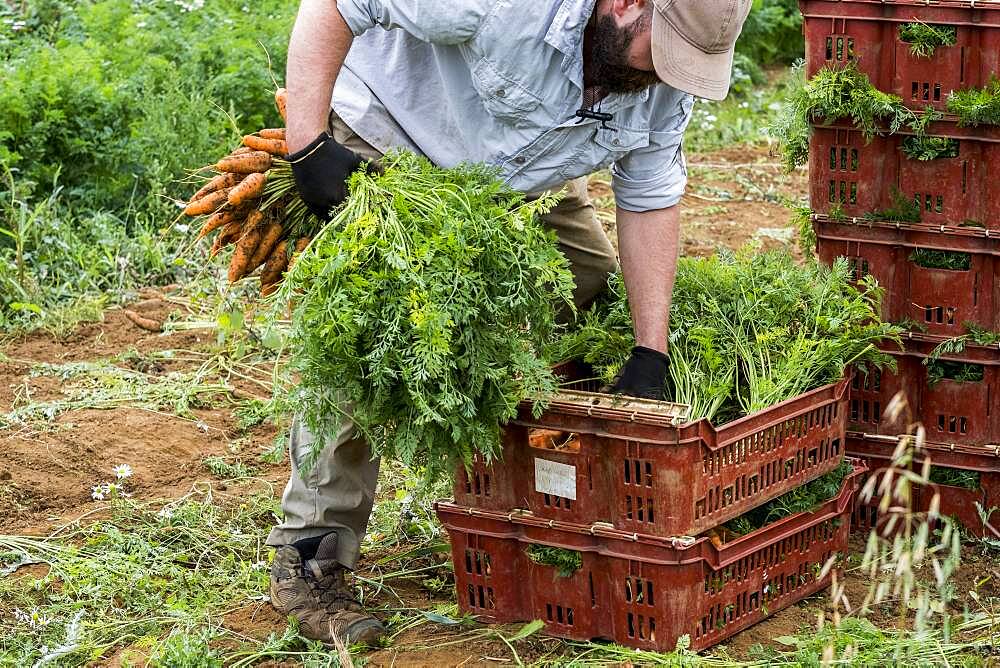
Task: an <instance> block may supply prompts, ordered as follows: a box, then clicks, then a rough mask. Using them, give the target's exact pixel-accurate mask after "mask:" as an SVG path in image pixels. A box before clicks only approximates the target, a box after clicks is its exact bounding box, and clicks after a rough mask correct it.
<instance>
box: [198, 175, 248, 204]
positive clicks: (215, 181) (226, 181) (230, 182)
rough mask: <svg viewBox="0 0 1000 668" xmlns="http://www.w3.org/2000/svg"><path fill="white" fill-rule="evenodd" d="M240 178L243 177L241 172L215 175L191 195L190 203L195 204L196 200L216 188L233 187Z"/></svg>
mask: <svg viewBox="0 0 1000 668" xmlns="http://www.w3.org/2000/svg"><path fill="white" fill-rule="evenodd" d="M240 178H241V177H240V175H239V174H219V175H217V176H214V177H212V179H211V180H210V181H209V182H208V183H206V184H205V185H203V186H202V187H201V188H200V189H199V190H198V192H196V193H195V194H194V195H193V196H192V197H191V200H190V201H189V202H188V204H193V203H194V202H197V201H198V200H200V199H201V198H202V197H204V196H205V195H207V194H208V193H214V192H215V191H216V190H222V189H223V188H232V187H233V186H235V185H236V184H237V183H239V182H240Z"/></svg>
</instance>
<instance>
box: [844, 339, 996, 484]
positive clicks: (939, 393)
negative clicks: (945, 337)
mask: <svg viewBox="0 0 1000 668" xmlns="http://www.w3.org/2000/svg"><path fill="white" fill-rule="evenodd" d="M940 341H941V339H936V338H935V337H928V336H921V335H911V336H910V338H909V340H908V341H907V342H906V349H905V350H904V351H897V350H889V351H888V352H890V353H891V354H892V355H893V356H894V357H895V358H896V362H897V367H898V368H897V370H896V371H895V372H892V371H889V370H886V371H883V372H881V373H880V372H872V373H869V374H868V375H867V376H866V375H863V374H858V376H856V378H855V380H854V383H853V387H852V388H851V392H850V404H849V410H848V416H847V422H848V428H849V429H850V430H851V431H853V432H858V433H862V434H871V435H880V436H897V435H899V434H900V433H905V429H906V424H905V422H906V420H905V419H903V420H902V423H894V422H892V421H891V420H890V419H889V416H888V415H886V413H885V409H886V407H887V406H888V405H889V402H890V401H891V400H892V398H893V397H894V396H895V395H896V394H897V393H899V392H902V393H903V396H904V397H905V398H906V400H907V404H908V406H909V409H910V413H911V418H910V419H912V420H914V421H917V422H920V423H921V424H923V425H924V428H925V429H926V431H927V440H928V441H930V442H931V443H936V444H941V445H942V446H944V447H951V446H956V452H959V450H958V449H957V446H973V447H976V448H983V449H986V450H987V451H989V450H992V449H993V448H994V447H996V445H997V444H1000V349H998V348H984V347H981V346H971V345H970V346H968V347H967V348H966V349H965V351H964V352H962V353H960V354H957V355H942V356H941V357H940V359H941V360H942V361H946V362H961V363H966V364H975V365H980V366H982V369H983V379H982V380H981V381H959V380H950V379H947V378H945V379H943V380H940V381H939V382H937V383H936V384H934V385H933V386H932V385H931V384H930V383H928V375H927V371H928V369H927V366H926V365H925V364H924V361H925V360H926V359H927V358H928V357H929V356H930V355H931V353H932V351H933V350H934V349H935V347H936V346H937V344H938V343H940ZM956 456H957V455H956ZM958 468H968V467H966V466H958Z"/></svg>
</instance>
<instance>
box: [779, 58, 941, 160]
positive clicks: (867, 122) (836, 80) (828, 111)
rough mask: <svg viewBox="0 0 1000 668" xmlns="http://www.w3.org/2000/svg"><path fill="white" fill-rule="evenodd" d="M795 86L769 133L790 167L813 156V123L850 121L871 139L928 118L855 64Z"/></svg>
mask: <svg viewBox="0 0 1000 668" xmlns="http://www.w3.org/2000/svg"><path fill="white" fill-rule="evenodd" d="M801 67H802V66H799V70H800V74H799V81H801V82H802V83H801V85H800V86H796V87H794V88H792V89H791V91H790V94H789V96H788V98H787V99H786V101H785V106H784V108H783V109H782V111H781V112H780V113H779V115H778V117H777V118H776V119H775V122H774V124H773V125H772V127H771V130H770V134H771V136H772V137H774V138H775V139H777V140H778V141H779V142H780V144H781V149H782V156H783V160H784V163H785V167H786V168H787V169H789V170H791V169H794V168H795V167H796V166H798V165H802V164H805V163H806V162H807V161H808V159H809V137H810V134H811V124H813V123H820V124H827V125H828V124H830V123H833V122H834V121H836V120H838V119H850V120H851V121H852V122H853V123H854V125H855V126H856V127H857V128H858V130H860V131H861V132H862V134H863V135H864V136H865V138H866V140H869V141H870V140H871V138H872V137H874V136H875V135H876V134H880V133H882V132H888V133H890V134H892V133H895V132H898V131H899V130H900V129H902V128H903V127H911V128H914V130H915V131H918V132H919V130H918V128H922V127H923V125H922V124H923V123H926V121H923V120H921V119H920V118H919V117H918V116H917V114H915V113H914V112H913V111H911V110H910V109H907V108H906V106H905V105H904V104H903V102H902V100H901V99H900V98H899V97H897V96H895V95H891V94H889V93H883V92H882V91H880V90H878V89H877V88H875V86H873V85H872V83H871V80H870V79H869V78H868V75H866V74H864V73H863V72H861V71H860V70H858V68H857V66H856V65H855V64H854V63H849V64H848V65H846V66H844V67H836V68H834V67H824V68H823V69H821V70H820V71H819V72H817V73H816V75H815V76H814V77H812V78H811V79H809V80H808V81H804V80H803V78H802V77H803V75H802V74H801Z"/></svg>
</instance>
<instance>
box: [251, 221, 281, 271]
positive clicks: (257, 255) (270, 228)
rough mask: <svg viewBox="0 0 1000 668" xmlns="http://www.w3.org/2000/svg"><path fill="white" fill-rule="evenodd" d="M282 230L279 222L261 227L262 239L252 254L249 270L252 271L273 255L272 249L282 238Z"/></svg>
mask: <svg viewBox="0 0 1000 668" xmlns="http://www.w3.org/2000/svg"><path fill="white" fill-rule="evenodd" d="M282 231H283V230H282V227H281V225H280V224H278V223H267V224H266V225H264V226H263V228H261V235H260V241H259V242H258V244H257V249H256V250H255V251H254V252H253V255H252V256H250V265H249V267H248V269H247V271H248V272H252V271H253V270H254V269H256V268H257V267H259V266H260V265H262V264H264V262H265V261H266V260H267V258H269V257H270V256H271V251H272V250H274V246H275V244H277V243H278V240H279V239H281V233H282Z"/></svg>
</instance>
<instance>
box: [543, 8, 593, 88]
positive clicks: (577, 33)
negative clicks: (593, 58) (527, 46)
mask: <svg viewBox="0 0 1000 668" xmlns="http://www.w3.org/2000/svg"><path fill="white" fill-rule="evenodd" d="M595 5H597V0H561V2H559V4H558V6H557V8H556V12H555V16H554V17H553V18H552V23H551V25H549V30H548V32H547V33H546V34H545V42H546V44H548V45H550V46H551V47H552V48H554V49H558V50H559V51H560V52H562V54H563V56H564V57H563V62H562V72H563V74H565V75H566V77H567V78H568V79H570V80H571V81H572V82H573V83H574V84H576V85H577V86H579V88H580V90H583V58H582V54H583V31H584V29H585V28H586V27H587V21H589V20H590V15H591V14H593V13H594V6H595Z"/></svg>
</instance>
